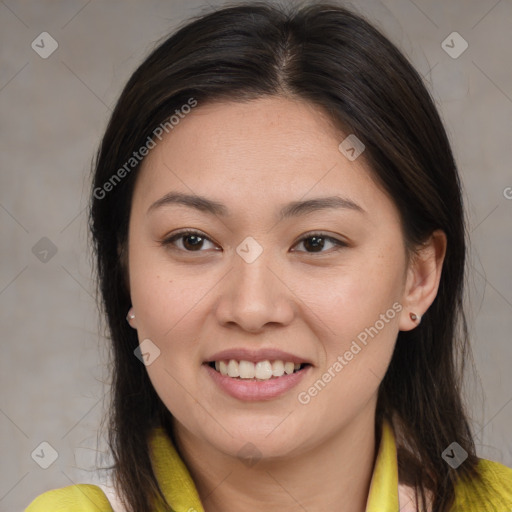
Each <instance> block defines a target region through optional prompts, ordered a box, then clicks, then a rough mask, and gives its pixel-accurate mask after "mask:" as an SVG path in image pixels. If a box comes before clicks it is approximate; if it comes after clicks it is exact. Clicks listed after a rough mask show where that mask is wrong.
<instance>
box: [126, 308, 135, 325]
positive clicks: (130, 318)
mask: <svg viewBox="0 0 512 512" xmlns="http://www.w3.org/2000/svg"><path fill="white" fill-rule="evenodd" d="M134 318H135V313H132V309H131V308H130V311H128V314H127V315H126V321H127V322H128V323H130V320H133V319H134Z"/></svg>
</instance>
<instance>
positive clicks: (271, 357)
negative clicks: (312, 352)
mask: <svg viewBox="0 0 512 512" xmlns="http://www.w3.org/2000/svg"><path fill="white" fill-rule="evenodd" d="M230 359H234V360H236V361H251V362H252V363H257V362H259V361H265V360H268V361H284V362H285V363H286V362H292V363H299V364H302V363H307V364H312V363H311V361H309V360H308V359H305V358H304V357H300V356H296V355H294V354H291V353H290V352H284V351H282V350H278V349H276V348H268V349H260V350H251V349H246V348H232V349H226V350H222V351H220V352H216V353H215V354H213V355H212V356H210V357H209V358H208V359H207V360H206V361H205V363H209V362H212V361H226V360H227V361H229V360H230Z"/></svg>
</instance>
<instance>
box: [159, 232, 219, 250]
mask: <svg viewBox="0 0 512 512" xmlns="http://www.w3.org/2000/svg"><path fill="white" fill-rule="evenodd" d="M180 239H183V242H182V247H177V248H178V249H180V250H182V251H186V252H201V249H202V247H203V245H204V242H205V241H206V240H207V241H209V242H211V240H210V239H209V238H208V237H207V236H205V235H204V234H203V233H201V232H200V231H194V230H191V229H187V230H185V231H180V232H179V233H176V234H174V235H172V236H171V237H169V238H166V239H165V240H163V241H162V245H164V246H167V245H176V244H175V241H177V240H180Z"/></svg>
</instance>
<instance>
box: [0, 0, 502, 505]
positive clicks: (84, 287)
mask: <svg viewBox="0 0 512 512" xmlns="http://www.w3.org/2000/svg"><path fill="white" fill-rule="evenodd" d="M222 4H223V2H220V1H219V2H214V1H213V0H212V1H211V2H210V4H207V3H205V2H200V1H189V2H185V1H177V0H168V1H156V0H153V1H144V2H142V1H139V2H136V1H122V2H121V1H108V2H98V1H86V0H79V1H78V0H77V1H74V0H73V1H69V0H67V1H66V2H64V1H62V0H61V1H35V0H33V1H23V2H22V1H13V0H4V1H1V2H0V69H1V72H0V116H1V122H0V130H1V139H0V172H1V189H0V229H1V233H2V246H1V263H2V264H1V267H0V316H1V319H2V322H1V326H2V356H3V357H1V358H0V378H1V381H0V383H1V396H0V436H1V447H0V451H1V454H2V455H1V471H0V510H2V511H7V510H9V511H14V510H22V509H23V508H24V507H25V506H26V505H28V503H29V502H30V501H31V500H32V499H33V498H34V497H35V496H36V495H38V494H40V493H42V492H43V491H45V490H48V489H51V488H56V487H63V486H67V485H71V484H73V483H77V482H84V483H85V482H91V483H94V482H96V481H98V478H101V477H100V476H99V475H97V474H95V473H94V471H93V469H94V461H95V455H96V450H99V451H100V452H101V451H103V450H104V449H105V447H104V445H103V444H102V443H100V444H99V445H98V444H97V439H96V437H97V435H96V433H97V431H98V427H99V422H100V419H101V415H102V413H103V411H104V408H105V403H106V402H105V401H104V396H105V393H106V392H108V386H106V385H104V384H103V382H104V381H106V380H107V375H108V374H107V371H108V367H107V364H106V356H107V350H106V341H105V339H104V338H103V337H102V336H101V335H100V332H99V327H98V315H97V310H96V305H95V302H94V298H93V297H94V283H93V281H92V275H91V258H90V250H89V248H88V246H87V224H86V215H85V210H84V209H85V207H86V203H87V191H88V184H89V168H90V162H91V157H92V155H93V152H94V151H95V150H96V148H97V145H98V142H99V138H100V136H101V134H102V132H103V130H104V128H105V126H106V122H107V120H108V117H109V114H110V111H111V108H112V106H113V105H114V103H115V101H116V99H117V97H118V95H119V93H120V89H121V87H122V86H123V85H124V83H125V82H126V80H127V79H128V78H129V76H130V75H131V73H132V72H133V71H134V69H135V67H136V66H137V65H138V63H139V62H140V61H141V60H142V59H143V57H144V56H145V55H146V54H147V53H148V52H149V51H150V50H151V49H152V48H153V45H154V43H155V42H156V41H157V40H159V39H160V38H162V37H163V36H164V35H165V34H167V33H168V32H169V31H171V30H172V29H173V28H174V27H175V26H177V24H179V23H180V22H181V21H182V20H183V19H185V18H187V17H189V16H193V15H198V14H200V13H201V12H206V11H208V10H210V9H211V7H210V6H214V5H222ZM354 5H355V7H356V10H358V11H359V12H361V13H363V14H365V15H367V16H368V18H369V19H370V20H372V21H373V22H374V23H376V24H377V25H378V26H379V27H380V28H381V29H382V30H383V31H384V32H385V33H386V34H387V35H388V37H390V39H391V40H392V41H394V42H395V43H396V44H397V45H398V46H399V47H400V48H401V49H402V50H403V51H404V52H405V54H406V55H408V56H409V58H410V59H411V60H412V62H413V63H414V65H415V66H416V67H417V69H418V70H419V71H420V72H421V73H422V75H423V76H424V77H425V80H426V82H427V85H428V87H429V89H430V90H431V91H432V94H433V96H434V98H435V100H436V102H437V104H438V106H439V109H440V112H441V115H442V117H443V119H444V121H445V124H446V127H447V129H448V133H449V136H450V139H451V141H452V143H453V149H454V152H455V156H456V158H457V161H458V165H459V168H460V172H461V176H462V180H463V184H464V193H465V200H466V206H467V215H468V220H469V232H470V234H471V262H470V265H469V267H468V278H469V288H468V290H469V292H470V293H469V295H468V301H467V302H468V312H469V319H470V330H471V338H472V345H473V351H474V356H475V364H476V367H477V371H478V375H479V379H480V380H478V379H477V380H473V379H471V380H468V382H467V385H468V390H469V394H470V398H471V403H470V406H469V407H470V413H471V416H472V418H473V425H474V428H475V432H476V433H477V438H476V442H477V445H478V454H479V455H480V456H482V457H485V458H489V459H493V460H497V461H500V462H502V463H505V464H507V465H509V466H512V434H511V428H510V427H511V425H512V404H511V403H510V402H511V401H512V385H511V384H512V372H511V371H510V363H511V361H512V343H510V331H511V329H512V315H511V309H512V268H511V265H510V248H511V242H512V235H511V229H510V226H511V218H512V215H511V214H512V200H510V198H511V197H512V189H509V188H507V187H512V176H511V172H510V162H511V160H512V158H511V157H512V154H511V153H512V152H511V137H510V134H511V132H512V71H511V67H512V66H511V58H510V54H508V55H507V51H508V50H507V49H510V48H511V47H512V2H511V1H510V0H501V1H496V0H484V1H482V0H479V1H477V0H472V1H468V0H464V1H463V0H453V1H450V2H443V1H441V0H438V1H427V0H414V1H412V0H391V1H388V0H385V1H383V2H378V1H373V0H368V1H361V2H356V3H355V4H354ZM45 31H46V32H48V33H50V34H51V36H52V37H53V38H54V39H55V40H56V41H57V43H58V48H57V50H56V51H55V52H54V53H53V54H52V55H50V56H49V57H48V58H46V59H43V58H42V57H40V56H39V54H38V53H36V51H34V49H32V47H31V43H32V41H34V40H35V41H36V43H37V42H38V41H40V38H38V36H39V35H40V34H41V33H42V32H45ZM453 31H457V32H459V33H460V34H461V36H462V37H463V38H464V39H465V40H466V41H467V42H468V44H469V47H468V49H467V50H466V51H465V52H464V53H462V55H460V56H459V57H458V58H455V59H454V58H452V57H451V56H450V55H448V54H447V53H446V51H445V50H444V49H443V47H442V45H441V44H442V42H443V41H444V40H445V39H446V38H447V36H448V35H449V34H451V33H452V32H453ZM39 44H41V43H39ZM449 44H451V43H449ZM458 44H459V43H458V42H456V43H454V45H455V49H457V48H460V46H457V45H458ZM45 48H46V49H48V48H49V46H48V44H46V45H45ZM507 196H508V198H507ZM43 237H47V238H48V239H49V240H51V242H52V243H53V244H54V245H55V247H56V248H57V253H56V254H55V255H53V256H52V253H51V252H49V253H48V254H47V255H46V256H45V255H44V253H41V252H39V253H38V251H37V250H34V251H33V247H34V246H35V245H36V244H37V243H38V241H39V240H40V239H41V238H43ZM40 244H43V245H44V244H48V242H47V241H43V242H40ZM37 247H40V246H36V248H37ZM34 252H36V254H34ZM45 257H46V259H47V261H46V262H45V261H44V258H45ZM41 259H42V260H43V261H41ZM43 441H46V442H48V443H50V444H51V446H53V448H54V449H55V450H56V451H57V453H58V458H57V460H56V461H55V462H54V463H53V464H52V465H51V466H50V467H49V468H48V469H42V468H41V467H39V465H38V464H36V462H35V461H34V460H33V458H32V457H31V454H32V453H33V451H34V450H35V449H36V448H37V447H38V446H39V444H40V443H41V442H43ZM36 453H40V448H39V451H36ZM46 453H48V451H47V452H46ZM34 458H36V457H35V456H34Z"/></svg>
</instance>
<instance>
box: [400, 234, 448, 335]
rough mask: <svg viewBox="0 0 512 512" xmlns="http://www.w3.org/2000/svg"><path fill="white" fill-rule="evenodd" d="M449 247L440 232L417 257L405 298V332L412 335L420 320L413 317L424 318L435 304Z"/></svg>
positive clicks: (402, 325) (402, 321) (411, 265)
mask: <svg viewBox="0 0 512 512" xmlns="http://www.w3.org/2000/svg"><path fill="white" fill-rule="evenodd" d="M446 245H447V240H446V234H445V233H444V231H442V230H440V229H437V230H435V231H434V232H433V233H432V234H431V236H430V238H429V239H428V240H427V241H426V242H425V243H423V244H422V245H421V246H420V247H419V248H418V249H417V251H416V252H415V254H413V256H412V258H411V260H410V262H409V268H408V270H407V279H406V283H405V287H404V291H403V296H402V304H403V306H404V308H403V311H402V313H401V316H400V322H399V329H400V330H401V331H410V330H411V329H414V328H415V327H416V326H417V325H418V321H417V320H416V321H413V320H411V318H410V316H409V315H410V313H415V314H416V315H418V316H423V315H424V314H425V312H426V311H427V309H428V308H429V307H430V305H431V304H432V302H434V299H435V298H436V295H437V290H438V289H439V281H440V280H441V272H442V268H443V262H444V257H445V255H446Z"/></svg>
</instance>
